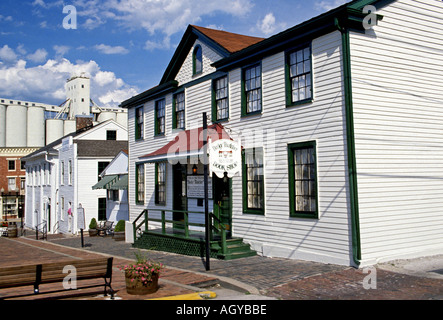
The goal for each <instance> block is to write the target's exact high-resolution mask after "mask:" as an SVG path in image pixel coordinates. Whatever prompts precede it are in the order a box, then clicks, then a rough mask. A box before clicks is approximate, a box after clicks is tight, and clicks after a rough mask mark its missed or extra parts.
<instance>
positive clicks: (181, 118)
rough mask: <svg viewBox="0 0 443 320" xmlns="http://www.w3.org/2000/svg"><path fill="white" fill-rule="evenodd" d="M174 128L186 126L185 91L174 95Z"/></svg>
mask: <svg viewBox="0 0 443 320" xmlns="http://www.w3.org/2000/svg"><path fill="white" fill-rule="evenodd" d="M172 122H173V123H172V128H174V129H184V128H185V93H184V92H180V93H178V94H176V95H175V97H174V113H173V119H172Z"/></svg>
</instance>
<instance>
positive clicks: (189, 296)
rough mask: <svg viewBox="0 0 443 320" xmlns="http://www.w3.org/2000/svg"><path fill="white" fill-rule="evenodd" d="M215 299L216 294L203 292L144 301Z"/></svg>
mask: <svg viewBox="0 0 443 320" xmlns="http://www.w3.org/2000/svg"><path fill="white" fill-rule="evenodd" d="M215 297H217V294H216V293H215V292H212V291H203V292H196V293H189V294H182V295H178V296H170V297H163V298H155V299H146V300H207V299H214V298H215Z"/></svg>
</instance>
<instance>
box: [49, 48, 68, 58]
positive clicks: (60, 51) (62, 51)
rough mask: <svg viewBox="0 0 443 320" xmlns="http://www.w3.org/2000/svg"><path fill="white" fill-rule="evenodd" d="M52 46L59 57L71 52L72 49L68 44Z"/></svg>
mask: <svg viewBox="0 0 443 320" xmlns="http://www.w3.org/2000/svg"><path fill="white" fill-rule="evenodd" d="M52 48H53V49H54V51H55V54H56V56H57V57H58V58H60V57H63V56H64V55H65V54H67V53H68V52H69V50H71V48H70V47H68V46H59V45H55V46H53V47H52Z"/></svg>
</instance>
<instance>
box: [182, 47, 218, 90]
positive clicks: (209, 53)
mask: <svg viewBox="0 0 443 320" xmlns="http://www.w3.org/2000/svg"><path fill="white" fill-rule="evenodd" d="M197 45H200V46H201V48H202V56H203V70H202V73H200V74H197V75H193V53H194V48H195V47H196V46H197ZM220 58H221V56H220V55H219V54H218V53H217V52H215V51H214V50H213V49H211V48H210V47H209V46H207V45H206V44H205V43H204V42H202V41H200V40H196V41H195V43H194V46H193V47H192V49H191V51H189V54H188V56H187V57H186V59H185V61H184V63H183V64H182V67H181V68H180V71H179V72H178V74H177V76H176V77H175V80H177V81H178V83H179V85H182V84H184V83H187V82H189V81H192V80H195V79H198V78H200V77H203V76H205V75H207V74H210V73H213V72H215V68H214V67H212V66H211V64H212V63H214V62H215V61H217V60H220Z"/></svg>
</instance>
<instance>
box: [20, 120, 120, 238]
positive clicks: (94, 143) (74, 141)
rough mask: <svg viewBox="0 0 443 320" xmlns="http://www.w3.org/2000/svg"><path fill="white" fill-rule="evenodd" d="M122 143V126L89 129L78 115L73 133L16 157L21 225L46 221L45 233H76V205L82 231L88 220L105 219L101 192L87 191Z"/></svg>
mask: <svg viewBox="0 0 443 320" xmlns="http://www.w3.org/2000/svg"><path fill="white" fill-rule="evenodd" d="M127 139H128V135H127V130H126V128H125V127H123V126H122V125H120V124H118V123H117V122H115V121H114V120H108V121H106V122H103V123H100V124H98V125H96V126H92V119H91V118H89V117H86V116H78V117H77V131H76V132H74V133H71V134H69V135H67V136H65V137H63V138H61V139H58V140H56V141H54V142H53V143H51V144H49V145H47V146H45V147H43V148H41V149H39V150H37V151H35V152H34V153H31V154H29V155H28V156H26V157H24V158H22V161H25V163H26V165H25V167H26V206H25V224H26V226H27V227H30V228H35V227H36V226H38V225H40V224H41V223H42V222H46V224H47V228H48V232H49V233H57V232H59V233H68V232H70V233H76V232H77V231H78V229H79V228H78V223H79V220H78V218H79V215H77V210H78V208H79V207H81V208H83V210H84V213H85V228H86V229H87V228H88V225H89V222H90V220H91V219H92V218H93V217H94V218H96V219H98V220H106V191H104V190H92V189H91V188H92V186H93V185H94V184H96V183H97V181H98V180H99V174H100V173H101V172H102V171H103V169H104V168H106V166H107V165H108V164H109V163H110V162H111V161H112V159H113V158H114V157H115V156H116V155H117V154H118V153H119V152H120V151H121V150H123V149H127ZM69 213H71V214H69Z"/></svg>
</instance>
